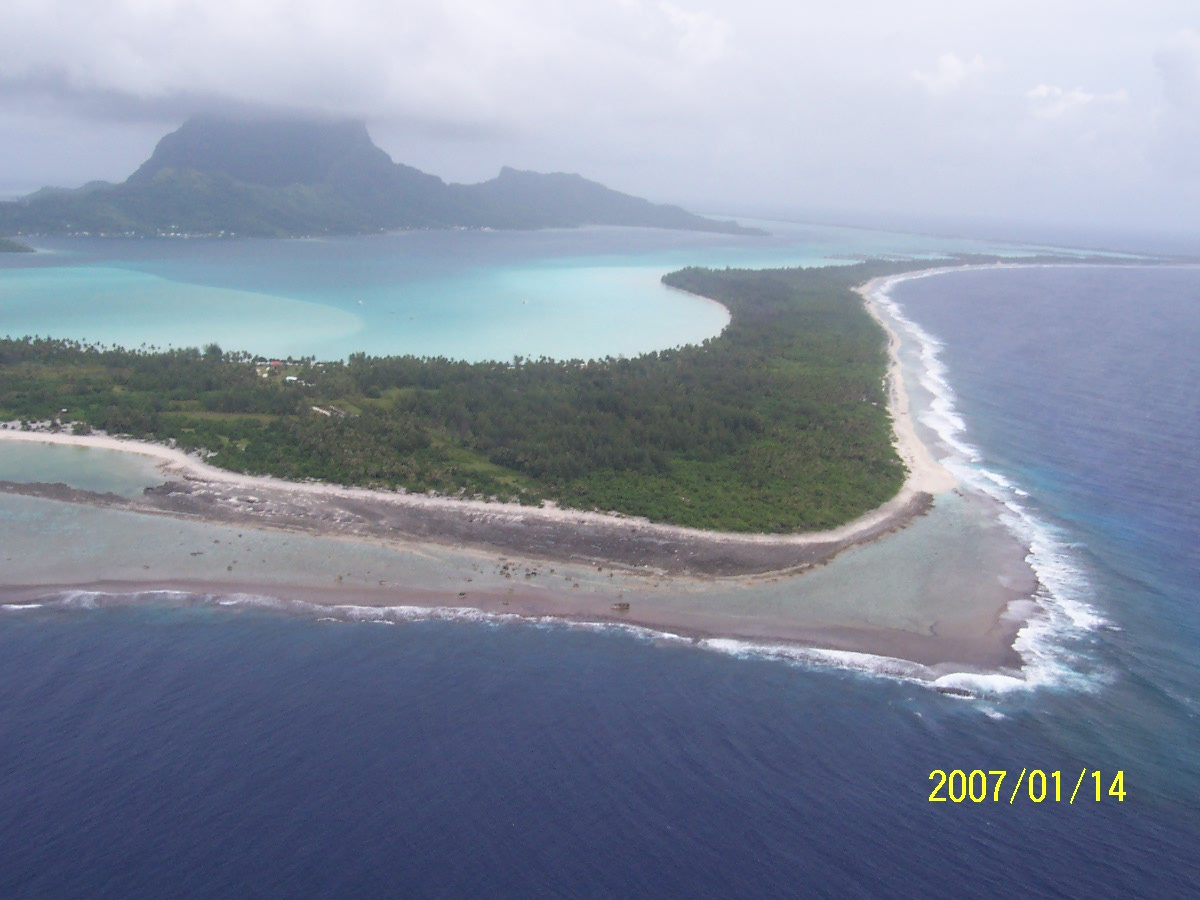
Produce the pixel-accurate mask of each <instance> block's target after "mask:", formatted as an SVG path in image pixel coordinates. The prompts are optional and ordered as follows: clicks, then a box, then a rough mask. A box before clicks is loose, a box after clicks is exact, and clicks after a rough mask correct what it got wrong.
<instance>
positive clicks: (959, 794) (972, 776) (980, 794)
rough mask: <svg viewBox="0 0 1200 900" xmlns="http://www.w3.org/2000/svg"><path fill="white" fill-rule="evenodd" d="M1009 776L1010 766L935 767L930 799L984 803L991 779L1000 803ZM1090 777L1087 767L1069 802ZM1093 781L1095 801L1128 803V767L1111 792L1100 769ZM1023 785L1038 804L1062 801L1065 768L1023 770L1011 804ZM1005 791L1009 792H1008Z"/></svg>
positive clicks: (1010, 797) (1111, 785)
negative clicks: (968, 770) (1106, 787)
mask: <svg viewBox="0 0 1200 900" xmlns="http://www.w3.org/2000/svg"><path fill="white" fill-rule="evenodd" d="M1007 775H1008V770H1007V769H989V770H987V771H986V772H985V771H984V770H983V769H972V770H971V771H970V772H969V773H968V772H965V771H963V770H962V769H952V770H951V771H950V772H949V774H947V773H946V771H945V770H944V769H934V770H933V771H932V772H930V773H929V780H930V781H932V782H934V785H933V790H932V791H930V792H929V802H930V803H946V802H947V801H949V802H950V803H962V802H964V801H966V800H970V801H971V802H972V803H983V802H984V801H986V800H987V799H988V794H989V791H988V787H989V781H990V782H991V785H992V790H991V792H990V793H991V800H992V802H994V803H999V802H1000V799H1001V796H1002V795H1001V793H1000V788H1001V785H1003V784H1004V779H1005V778H1006V777H1007ZM1087 777H1088V770H1087V769H1086V768H1085V769H1083V771H1081V772H1080V773H1079V778H1078V780H1077V781H1076V782H1075V789H1074V790H1073V791H1072V792H1071V798H1070V800H1069V801H1068V802H1069V803H1074V802H1075V798H1076V797H1077V796H1078V795H1079V789H1080V787H1082V786H1083V782H1084V780H1085V779H1086V778H1087ZM1091 780H1092V781H1093V783H1094V787H1095V800H1096V802H1097V803H1099V802H1100V801H1101V800H1102V799H1103V798H1104V796H1109V797H1115V798H1116V799H1117V802H1118V803H1121V802H1124V800H1125V770H1124V769H1118V770H1117V774H1116V775H1115V776H1114V777H1113V779H1112V781H1111V782H1110V783H1109V785H1108V792H1107V794H1104V793H1102V792H1103V786H1104V779H1103V776H1101V774H1100V770H1099V769H1094V770H1093V771H1092V773H1091ZM1068 783H1069V782H1068ZM1022 785H1024V786H1025V788H1026V795H1027V796H1028V798H1029V799H1030V800H1031V801H1033V802H1034V803H1041V802H1042V801H1043V800H1047V799H1049V800H1050V801H1051V802H1053V803H1058V802H1061V800H1062V798H1063V792H1062V785H1063V781H1062V770H1055V771H1053V772H1050V773H1049V774H1048V775H1047V773H1046V772H1044V771H1043V770H1042V769H1034V770H1033V771H1032V772H1030V771H1029V770H1028V769H1027V768H1025V769H1022V770H1021V774H1020V776H1019V777H1018V778H1017V782H1016V786H1015V787H1014V788H1013V790H1012V794H1011V795H1008V802H1009V803H1010V804H1011V803H1015V802H1016V799H1017V796H1018V794H1020V791H1021V787H1022ZM1051 790H1053V794H1051ZM1005 793H1006V794H1007V792H1005ZM1091 793H1092V792H1091V791H1087V792H1086V793H1085V797H1084V798H1080V799H1085V798H1086V796H1090V795H1091Z"/></svg>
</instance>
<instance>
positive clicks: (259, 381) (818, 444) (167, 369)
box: [0, 263, 912, 532]
mask: <svg viewBox="0 0 1200 900" xmlns="http://www.w3.org/2000/svg"><path fill="white" fill-rule="evenodd" d="M907 267H910V268H911V267H912V264H909V265H908V266H907ZM899 268H905V266H901V265H896V264H888V263H872V264H867V265H856V266H845V267H837V268H829V269H814V270H773V271H740V270H725V271H713V270H707V269H694V268H693V269H684V270H682V271H680V272H675V273H672V274H670V275H667V276H665V277H664V279H663V280H664V281H665V282H666V283H667V284H669V285H671V286H674V287H677V288H681V289H684V290H688V291H691V292H694V293H697V294H703V295H705V296H708V297H711V298H713V299H715V300H718V301H720V302H721V303H723V304H725V305H726V306H727V307H728V308H729V309H730V311H731V313H732V321H731V323H730V325H729V326H728V328H727V329H726V330H725V332H724V333H723V334H722V335H720V336H719V337H717V338H713V339H710V340H708V341H706V342H705V343H704V344H703V345H699V346H691V347H684V348H680V349H674V350H666V351H662V352H658V353H650V354H646V355H644V356H640V357H637V358H634V359H605V360H599V361H592V362H581V361H578V360H576V361H570V362H555V361H550V360H524V359H516V360H514V361H513V362H511V363H499V362H495V363H474V364H472V363H463V362H455V361H450V360H446V359H417V358H414V357H383V358H378V357H367V356H364V355H361V354H356V355H353V356H351V357H350V359H349V360H347V361H345V362H326V363H316V362H315V361H313V360H311V359H306V360H300V361H288V362H286V363H283V364H280V365H276V366H271V365H270V364H268V362H267V361H264V360H260V361H257V362H256V361H255V360H253V359H252V358H251V357H249V356H248V355H246V354H238V353H224V352H222V350H221V349H220V348H219V347H217V346H215V345H213V346H209V347H207V348H205V349H204V350H198V349H189V350H173V351H169V352H142V351H129V350H121V349H113V348H101V347H95V346H82V345H79V344H76V343H72V342H67V341H58V340H49V339H30V338H25V339H22V340H14V339H6V340H3V341H0V418H3V419H16V418H20V419H24V420H30V421H32V420H46V419H59V420H61V421H62V422H63V423H64V427H72V428H74V429H76V430H80V431H83V430H87V429H89V428H102V429H104V430H106V431H108V432H110V433H126V434H131V435H135V436H138V437H145V438H152V439H156V440H167V439H174V440H175V441H177V442H179V443H180V444H181V445H183V446H185V447H188V448H206V449H208V450H210V451H214V452H215V456H214V457H213V459H212V461H213V462H214V463H216V464H218V465H222V466H225V467H227V468H230V469H234V470H239V471H247V472H255V473H270V474H274V475H279V476H283V477H285V478H293V479H303V478H316V479H321V480H325V481H332V482H340V483H344V484H366V485H386V486H395V487H405V488H408V489H411V490H419V491H426V490H436V491H439V492H442V493H460V492H461V493H465V494H467V495H473V496H482V497H498V498H500V499H513V498H516V499H519V500H520V501H521V502H526V503H537V502H540V501H543V500H547V499H553V500H556V501H558V502H559V503H560V504H561V505H564V506H571V507H577V508H583V509H600V510H615V511H620V512H623V513H628V514H632V515H642V516H647V517H649V518H650V519H653V520H656V521H662V522H671V523H676V524H681V525H690V526H697V527H702V528H717V529H724V530H734V531H766V532H786V531H793V530H798V529H809V528H828V527H832V526H836V525H838V524H841V523H843V522H845V521H848V520H850V519H852V518H854V517H855V516H857V515H859V514H861V513H863V512H865V511H866V510H868V509H870V508H872V507H875V506H877V505H879V504H880V503H882V502H884V501H885V500H887V499H888V498H889V497H891V496H892V495H894V494H895V492H896V491H897V490H898V489H899V487H900V485H901V483H902V480H903V476H904V470H903V466H902V464H901V462H900V460H899V459H898V458H897V456H896V454H895V451H894V449H893V448H892V445H891V421H890V418H889V416H888V413H887V411H886V408H885V384H884V377H885V372H886V348H885V337H884V334H883V331H882V330H881V329H880V327H879V326H878V324H877V323H875V322H874V321H873V320H872V319H871V318H870V316H869V315H868V314H867V312H866V310H865V309H864V308H863V304H862V302H861V299H860V298H859V297H858V296H857V295H856V294H855V293H853V291H852V287H853V286H854V285H857V284H860V283H861V282H863V281H865V280H867V279H868V278H870V277H872V276H873V275H876V274H881V273H883V272H886V271H894V270H897V269H899ZM264 373H265V374H264ZM64 409H65V410H66V412H65V413H64V412H62V410H64Z"/></svg>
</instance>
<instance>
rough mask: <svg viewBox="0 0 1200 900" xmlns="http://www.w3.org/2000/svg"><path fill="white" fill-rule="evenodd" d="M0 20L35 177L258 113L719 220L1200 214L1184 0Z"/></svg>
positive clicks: (511, 2) (357, 3) (68, 175)
mask: <svg viewBox="0 0 1200 900" xmlns="http://www.w3.org/2000/svg"><path fill="white" fill-rule="evenodd" d="M8 6H9V8H8V9H6V13H5V27H4V29H3V31H0V128H3V131H2V132H0V152H2V153H3V154H4V156H3V159H2V162H3V164H4V166H5V168H6V170H7V171H9V172H14V173H16V175H15V176H14V177H17V178H20V179H23V180H32V179H36V180H53V181H58V182H60V183H61V182H70V181H71V180H75V181H76V182H78V181H82V180H85V179H86V178H88V177H92V176H94V175H100V176H103V177H109V178H113V177H122V176H123V175H124V174H127V173H128V171H131V170H132V168H133V167H134V166H135V165H136V164H137V162H138V161H140V158H141V155H142V154H143V153H144V152H145V146H144V145H145V142H146V134H147V133H148V132H149V130H150V129H151V127H152V126H155V127H158V128H160V129H161V130H162V131H165V130H167V129H169V128H171V127H174V126H175V125H176V124H178V122H179V121H181V120H182V119H183V118H185V117H186V116H187V115H190V114H193V113H196V112H211V111H214V110H218V109H242V110H247V109H253V110H267V111H276V112H281V111H288V112H295V111H306V112H313V113H318V114H327V115H351V116H355V117H361V118H363V119H365V120H367V122H368V124H369V125H370V127H371V130H372V133H373V134H374V135H375V136H376V139H377V140H378V141H379V142H380V143H381V145H382V146H384V147H385V149H387V150H388V151H389V152H391V153H392V155H393V156H394V157H396V158H398V159H401V160H403V161H405V162H409V163H411V164H414V165H418V166H421V167H422V168H425V169H427V170H428V171H432V172H435V173H436V174H439V175H442V176H444V177H447V178H449V179H453V180H477V179H479V178H485V177H489V176H490V175H491V174H494V172H495V170H496V169H497V168H498V167H499V166H500V165H501V164H512V165H518V166H523V167H529V168H541V169H557V170H561V169H568V170H575V171H582V172H584V173H586V174H588V175H590V176H592V177H596V178H599V179H601V180H603V181H606V182H608V183H610V184H612V185H613V186H615V187H618V188H621V189H624V190H630V191H633V192H636V193H641V194H644V195H648V196H650V197H652V198H654V199H658V200H673V201H680V202H686V203H692V204H699V205H704V206H707V207H708V208H712V209H719V208H721V207H722V206H726V207H729V206H738V207H739V208H751V207H753V206H754V205H756V204H758V205H760V206H767V205H771V206H775V207H779V206H791V207H793V208H797V209H804V208H825V209H835V208H846V209H856V210H868V209H880V210H893V211H901V210H910V211H913V212H922V213H946V214H951V213H956V212H967V211H969V212H971V213H975V214H989V215H998V216H1007V217H1018V216H1020V215H1028V216H1035V217H1041V218H1058V219H1062V220H1065V221H1069V220H1071V219H1072V218H1094V217H1095V216H1097V215H1099V216H1106V217H1109V218H1111V219H1114V220H1117V219H1128V218H1129V217H1131V216H1141V217H1143V218H1146V219H1153V218H1155V217H1157V216H1163V215H1168V214H1171V213H1172V212H1175V213H1178V212H1179V211H1180V210H1183V209H1185V208H1190V207H1187V206H1186V204H1188V203H1192V204H1194V201H1195V200H1196V199H1197V198H1196V195H1195V194H1194V192H1192V187H1191V185H1192V183H1193V181H1194V179H1193V177H1192V174H1193V173H1192V172H1191V171H1189V170H1188V167H1187V166H1186V165H1185V163H1186V161H1187V160H1188V159H1195V158H1197V157H1200V154H1197V153H1196V152H1195V150H1196V148H1197V146H1198V135H1197V128H1196V125H1195V123H1196V121H1197V118H1198V116H1197V114H1196V112H1197V103H1200V100H1198V99H1197V98H1198V96H1200V74H1198V73H1200V62H1198V60H1200V51H1198V50H1197V45H1198V44H1200V38H1197V33H1196V32H1195V31H1194V30H1193V31H1189V30H1188V26H1189V22H1190V21H1192V20H1194V15H1193V12H1192V3H1191V0H1188V2H1186V3H1185V2H1182V0H1148V2H1146V3H1143V4H1141V5H1140V6H1139V13H1138V17H1137V19H1136V20H1131V19H1130V18H1129V17H1128V16H1127V14H1126V10H1127V5H1126V4H1124V3H1121V2H1118V0H1091V2H1082V0H1063V2H1060V3H1055V4H1044V3H1035V2H1032V0H997V2H994V3H989V4H962V3H958V2H952V0H912V2H910V3H906V4H895V3H892V2H883V0H844V2H842V3H839V4H820V5H816V4H791V5H782V4H779V3H777V2H774V0H772V2H767V0H736V2H735V0H579V2H576V3H572V4H563V3H562V2H561V0H487V2H483V0H442V2H440V3H438V4H427V3H413V2H403V0H402V2H396V0H340V2H336V3H335V2H332V0H238V2H234V0H156V2H145V0H110V2H108V3H106V4H103V5H100V4H95V3H91V2H89V0H10V2H9V4H8ZM123 125H128V127H129V129H130V133H131V134H134V135H136V138H135V139H131V141H130V142H129V147H128V152H127V154H126V155H125V156H122V154H121V152H120V151H119V147H118V145H119V141H118V140H117V138H116V135H117V134H118V133H119V129H120V127H121V126H123ZM72 127H74V128H75V131H74V132H73V131H72V130H71V129H72ZM89 134H102V135H104V139H103V140H101V141H100V142H99V143H100V144H103V145H104V146H106V147H110V148H111V152H107V153H102V154H89V153H87V152H85V149H84V148H87V147H89V146H96V145H97V141H96V140H95V139H91V140H89V138H88V135H89ZM72 135H75V136H76V137H74V138H73V137H72ZM72 140H77V141H78V144H77V147H78V148H79V152H76V153H74V154H71V153H69V152H67V151H68V150H69V149H70V144H71V141H72ZM51 143H53V145H54V146H55V148H56V152H54V153H49V152H47V148H48V147H49V146H50V145H51ZM89 164H90V165H96V166H106V167H108V168H106V169H105V170H104V171H98V172H93V171H88V166H89ZM55 167H57V168H55ZM122 167H124V168H122ZM49 168H55V171H56V172H57V173H58V174H54V173H51V172H49V171H48V169H49ZM26 173H27V174H26Z"/></svg>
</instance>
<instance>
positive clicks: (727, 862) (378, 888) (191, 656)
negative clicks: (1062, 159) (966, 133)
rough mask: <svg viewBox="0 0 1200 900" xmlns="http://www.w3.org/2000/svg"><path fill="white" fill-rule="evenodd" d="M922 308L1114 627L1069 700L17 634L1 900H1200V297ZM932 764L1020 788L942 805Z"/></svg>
mask: <svg viewBox="0 0 1200 900" xmlns="http://www.w3.org/2000/svg"><path fill="white" fill-rule="evenodd" d="M892 296H893V298H894V299H895V300H896V301H897V302H898V303H899V304H900V306H901V308H902V310H903V312H904V314H905V315H906V316H907V317H908V318H909V319H911V320H912V321H913V322H915V323H917V324H919V326H920V327H921V328H922V329H923V330H924V331H925V332H926V333H927V334H928V335H929V336H930V338H931V339H936V341H937V343H936V349H937V353H938V358H939V360H940V363H941V364H942V365H943V366H944V369H945V379H946V383H947V384H948V385H950V386H951V387H952V391H953V393H952V397H951V398H950V399H952V401H953V404H954V409H955V410H956V412H957V414H958V416H960V417H961V419H962V421H963V423H964V425H965V429H964V431H963V433H962V435H961V438H962V440H963V441H964V442H967V443H969V445H970V447H971V448H972V449H973V451H974V453H975V455H974V457H973V458H972V459H971V460H970V461H969V463H968V465H969V466H971V467H974V468H976V469H977V470H978V471H980V472H982V473H987V474H990V475H995V476H999V482H997V483H1001V482H1002V483H1004V484H1007V485H1009V486H1010V490H1011V496H1012V498H1013V502H1014V504H1016V505H1017V506H1019V508H1020V510H1021V511H1022V514H1023V515H1025V516H1026V517H1028V518H1029V520H1030V521H1034V522H1036V523H1037V527H1038V528H1039V529H1041V530H1040V532H1039V533H1040V534H1042V535H1044V539H1045V541H1046V542H1048V545H1049V546H1050V549H1049V550H1046V551H1045V552H1046V554H1047V555H1048V557H1050V558H1051V559H1052V561H1054V560H1057V562H1058V563H1059V565H1060V568H1061V571H1062V573H1064V574H1063V575H1062V584H1061V585H1059V590H1060V591H1067V592H1069V593H1071V595H1072V596H1071V597H1070V599H1071V601H1072V602H1074V603H1077V604H1078V605H1079V606H1080V607H1081V608H1084V609H1086V610H1088V611H1089V614H1090V616H1091V618H1092V620H1093V624H1092V625H1091V627H1088V628H1073V629H1071V628H1068V629H1066V630H1064V631H1063V632H1062V633H1061V634H1057V635H1053V636H1051V637H1050V638H1048V640H1050V641H1051V642H1052V643H1053V647H1051V648H1050V651H1049V652H1051V653H1052V655H1053V658H1054V666H1053V667H1052V668H1051V671H1052V672H1055V673H1057V674H1056V676H1055V677H1053V678H1049V679H1047V680H1046V681H1044V682H1043V683H1042V684H1041V685H1040V686H1039V687H1036V688H1034V689H1029V690H1017V691H1007V692H1004V693H998V694H994V695H986V696H984V697H981V698H977V699H970V700H967V699H961V698H957V697H951V696H946V695H943V694H939V693H937V692H935V691H933V690H931V689H930V688H929V687H927V686H922V685H919V684H915V683H910V682H905V681H899V680H891V679H887V678H884V677H881V676H872V675H867V674H862V673H852V672H844V671H839V670H835V669H829V668H820V667H816V666H811V665H807V664H798V663H789V662H786V661H781V660H777V659H763V658H756V657H754V656H750V655H747V656H740V657H739V656H731V655H725V654H720V653H716V652H711V651H706V650H703V649H698V648H695V647H693V646H690V645H686V644H681V643H679V642H672V643H659V642H655V641H653V640H651V639H649V638H645V637H638V636H635V635H632V634H627V633H622V632H605V631H597V630H590V629H582V628H571V627H568V626H540V625H539V626H534V625H514V624H481V623H474V624H472V623H464V622H437V621H426V622H411V623H405V624H401V625H395V626H385V625H379V624H369V623H348V622H318V621H312V620H308V619H304V618H298V617H289V616H285V615H281V614H274V613H271V612H270V611H267V610H256V609H253V608H241V609H238V610H236V611H234V610H230V609H224V608H215V607H211V606H184V607H173V608H168V607H145V606H139V607H130V606H118V607H110V608H105V607H101V608H98V609H80V608H76V607H70V608H63V607H51V606H47V607H45V608H42V609H33V610H22V611H16V610H11V609H9V610H4V609H0V686H2V687H0V897H2V898H91V900H101V898H121V900H142V898H146V900H149V898H156V900H157V898H162V897H181V898H218V897H219V898H226V897H238V898H395V897H454V898H457V897H496V898H529V897H581V898H582V897H588V898H593V897H594V898H623V897H645V898H675V897H679V898H684V897H687V898H702V897H713V898H741V897H755V898H759V897H764V898H765V897H830V898H859V897H861V898H890V897H896V898H908V897H920V898H955V900H961V898H976V897H978V898H1007V897H1020V898H1025V897H1051V898H1137V897H1152V898H1159V897H1161V898H1184V897H1196V896H1200V851H1197V846H1200V843H1198V839H1200V750H1198V749H1197V748H1198V747H1200V700H1198V695H1200V664H1198V660H1200V557H1198V552H1197V546H1198V538H1200V356H1198V355H1197V354H1196V352H1195V348H1196V347H1197V346H1200V270H1198V269H1195V268H1137V269H1123V268H1111V267H1080V268H1069V269H1012V270H1003V271H997V270H987V271H974V272H967V273H961V274H955V275H949V276H940V277H936V278H924V279H918V280H914V281H910V282H905V283H903V284H901V285H898V286H897V287H896V288H895V289H894V290H893V292H892ZM934 769H943V770H946V771H947V772H950V771H953V770H964V771H965V772H967V773H969V772H971V771H972V770H976V769H978V770H984V771H988V770H1006V771H1007V772H1008V775H1007V776H1006V778H1007V780H1006V781H1005V782H1004V784H1003V788H1004V790H1003V791H1002V796H1000V797H999V799H998V800H993V799H992V794H991V788H990V786H989V789H988V796H987V797H986V799H984V800H982V801H981V802H973V801H972V800H971V799H970V797H968V798H967V799H965V800H964V801H963V802H958V803H956V802H941V803H931V802H930V801H929V796H930V792H931V790H932V789H933V788H934V786H935V783H934V782H933V781H931V780H930V773H931V771H932V770H934ZM1022 769H1025V770H1028V771H1029V772H1032V771H1033V770H1041V771H1043V772H1045V773H1047V779H1048V790H1047V793H1046V799H1044V800H1043V801H1042V802H1040V803H1034V802H1032V800H1031V799H1030V790H1031V787H1032V785H1030V786H1027V787H1023V788H1022V789H1021V791H1020V792H1019V793H1018V794H1017V796H1016V797H1015V799H1014V800H1013V801H1012V802H1009V789H1011V788H1012V787H1013V786H1014V783H1015V782H1016V780H1017V778H1018V775H1019V774H1020V773H1021V771H1022ZM1084 770H1086V775H1085V777H1084V778H1083V783H1082V787H1081V789H1080V790H1079V792H1078V796H1077V797H1076V799H1075V801H1074V802H1073V803H1072V802H1069V800H1068V797H1069V795H1070V794H1071V793H1072V792H1073V788H1074V787H1075V784H1076V780H1077V779H1078V778H1079V777H1080V774H1081V773H1083V772H1084ZM1095 770H1099V771H1100V773H1101V776H1100V781H1101V785H1102V790H1101V799H1100V801H1099V802H1097V801H1096V796H1095V790H1096V788H1095V781H1094V776H1093V775H1092V774H1091V773H1092V772H1094V771H1095ZM1055 771H1058V772H1060V773H1061V775H1060V778H1061V783H1062V786H1061V800H1059V801H1057V802H1055V799H1054V796H1055V792H1054V783H1053V781H1052V780H1050V779H1052V778H1053V776H1052V775H1051V774H1050V773H1053V772H1055ZM1118 772H1120V773H1122V780H1121V786H1122V787H1123V789H1124V797H1123V799H1119V798H1118V797H1116V796H1113V795H1110V794H1109V792H1108V791H1109V787H1110V786H1111V783H1112V781H1113V779H1114V778H1115V777H1116V775H1117V773H1118ZM1027 777H1030V776H1027ZM948 794H949V791H943V792H942V795H943V796H947V795H948Z"/></svg>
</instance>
